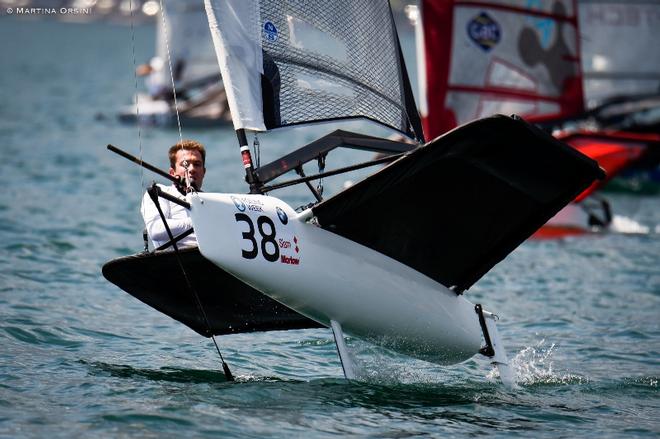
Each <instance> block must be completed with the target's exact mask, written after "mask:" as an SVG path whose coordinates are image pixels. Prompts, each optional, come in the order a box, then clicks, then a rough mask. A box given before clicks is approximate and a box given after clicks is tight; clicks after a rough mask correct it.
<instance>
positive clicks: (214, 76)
mask: <svg viewBox="0 0 660 439" xmlns="http://www.w3.org/2000/svg"><path fill="white" fill-rule="evenodd" d="M161 5H162V6H163V10H162V11H161V16H160V17H158V18H157V20H156V54H155V56H154V57H153V58H152V59H151V61H150V62H149V64H145V65H144V66H140V67H142V69H140V68H138V71H140V70H144V72H143V73H140V74H143V75H147V76H146V80H145V84H146V86H147V89H148V93H139V94H136V96H135V103H134V104H133V105H130V106H127V107H126V108H123V109H122V110H121V111H120V112H119V114H118V118H119V120H120V121H121V122H124V123H138V124H140V125H151V126H162V127H174V126H176V125H177V110H178V118H179V120H180V123H181V124H183V125H184V126H186V127H211V126H221V125H223V124H225V125H228V124H229V122H230V114H229V109H228V108H227V99H226V94H225V90H224V87H223V85H222V81H221V79H220V69H219V68H218V64H217V62H216V60H215V56H214V53H213V43H212V42H211V35H210V33H209V30H208V25H207V22H206V13H205V12H204V6H203V3H202V2H194V1H191V0H168V1H167V2H164V3H161ZM165 6H167V7H166V8H165ZM170 74H171V76H170ZM172 82H174V83H175V85H176V98H177V102H176V104H175V102H174V94H175V93H173V91H172ZM175 105H176V107H177V108H175Z"/></svg>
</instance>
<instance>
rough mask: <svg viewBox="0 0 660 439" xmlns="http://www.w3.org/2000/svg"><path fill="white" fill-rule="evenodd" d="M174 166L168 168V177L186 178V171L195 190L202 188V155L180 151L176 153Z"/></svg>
mask: <svg viewBox="0 0 660 439" xmlns="http://www.w3.org/2000/svg"><path fill="white" fill-rule="evenodd" d="M175 163H176V166H175V167H174V168H170V175H171V176H173V177H182V178H184V179H185V178H186V169H187V171H188V175H189V177H190V182H191V183H194V184H195V187H196V188H197V189H201V188H202V182H203V181H204V174H205V173H206V168H205V167H204V162H203V161H202V155H201V154H200V153H199V151H190V150H187V149H182V150H180V151H177V152H176V161H175Z"/></svg>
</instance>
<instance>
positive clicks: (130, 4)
mask: <svg viewBox="0 0 660 439" xmlns="http://www.w3.org/2000/svg"><path fill="white" fill-rule="evenodd" d="M128 8H129V9H130V13H131V17H130V22H131V49H132V52H133V78H134V82H135V120H136V125H137V130H138V148H139V151H140V152H139V154H138V156H139V158H140V161H142V127H141V126H140V95H139V94H138V75H137V62H136V60H135V26H134V23H133V21H134V16H133V0H129V2H128ZM143 192H144V169H143V168H140V192H138V193H140V194H141V193H143Z"/></svg>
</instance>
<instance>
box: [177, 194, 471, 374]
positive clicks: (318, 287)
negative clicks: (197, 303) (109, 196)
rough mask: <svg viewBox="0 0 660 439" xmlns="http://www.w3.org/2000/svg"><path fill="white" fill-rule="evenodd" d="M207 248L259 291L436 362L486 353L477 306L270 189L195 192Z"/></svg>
mask: <svg viewBox="0 0 660 439" xmlns="http://www.w3.org/2000/svg"><path fill="white" fill-rule="evenodd" d="M190 199H191V200H190V201H191V216H192V219H193V223H194V226H195V233H196V235H197V239H198V242H199V247H200V251H201V252H202V254H203V255H204V256H205V257H206V258H208V259H209V260H211V261H212V262H213V263H215V264H217V265H219V266H220V267H222V268H223V269H225V270H227V271H228V272H230V273H231V274H233V275H234V276H236V277H237V278H239V279H240V280H242V281H244V282H245V283H247V284H249V285H250V286H252V287H253V288H255V289H257V290H259V291H261V292H262V293H264V294H266V295H268V296H270V297H272V298H273V299H275V300H277V301H279V302H281V303H283V304H284V305H286V306H288V307H290V308H292V309H294V310H295V311H298V312H299V313H301V314H303V315H305V316H307V317H309V318H311V319H313V320H315V321H317V322H319V323H321V324H323V325H325V326H328V327H330V326H331V321H336V322H338V323H339V324H340V325H341V327H342V328H343V330H344V331H345V332H346V333H348V334H351V335H354V336H356V337H359V338H363V339H367V340H370V341H372V342H374V343H376V344H379V345H381V346H384V347H386V348H390V349H392V350H395V351H398V352H401V353H404V354H406V355H409V356H412V357H415V358H419V359H422V360H426V361H430V362H434V363H437V364H453V363H457V362H461V361H464V360H466V359H468V358H470V357H472V356H473V355H475V354H476V353H478V352H479V347H480V343H481V333H482V330H481V328H480V325H479V320H478V318H477V314H476V313H475V308H474V305H473V304H472V303H470V302H469V301H468V300H466V299H465V298H464V297H463V296H459V295H456V294H455V293H454V292H452V291H450V290H449V289H447V288H446V287H445V286H443V285H442V284H440V283H438V282H436V281H435V280H433V279H431V278H429V277H427V276H425V275H423V274H421V273H419V272H418V271H416V270H414V269H412V268H410V267H408V266H406V265H404V264H402V263H400V262H398V261H396V260H394V259H392V258H390V257H388V256H386V255H383V254H382V253H379V252H377V251H374V250H372V249H370V248H368V247H365V246H363V245H361V244H358V243H356V242H353V241H351V240H349V239H346V238H344V237H342V236H339V235H337V234H334V233H332V232H330V231H327V230H324V229H322V228H320V227H318V226H316V225H315V224H314V221H312V220H311V219H312V215H311V212H310V211H305V212H302V213H300V214H298V213H296V212H295V211H294V210H293V209H292V208H291V207H290V206H289V205H287V204H286V203H284V202H283V201H281V200H279V199H277V198H274V197H269V196H264V195H242V194H211V193H196V194H193V195H191V196H190Z"/></svg>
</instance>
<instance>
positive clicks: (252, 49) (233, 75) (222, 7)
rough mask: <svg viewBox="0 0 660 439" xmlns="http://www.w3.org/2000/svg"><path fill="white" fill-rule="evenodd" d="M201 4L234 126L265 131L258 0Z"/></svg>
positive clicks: (207, 1)
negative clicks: (203, 7) (206, 18)
mask: <svg viewBox="0 0 660 439" xmlns="http://www.w3.org/2000/svg"><path fill="white" fill-rule="evenodd" d="M204 5H205V7H206V14H207V17H208V23H209V27H210V29H211V35H212V36H213V44H214V46H215V51H214V53H215V54H216V57H217V62H218V64H219V65H220V71H221V72H222V78H223V82H224V84H225V90H226V91H227V101H228V102H229V109H230V111H231V114H232V120H233V121H234V128H235V129H237V130H238V129H248V130H254V131H265V130H266V126H265V125H264V122H263V119H264V118H263V108H262V100H261V74H262V73H263V60H262V54H261V44H260V42H259V27H258V24H257V23H258V0H223V1H214V0H204ZM221 29H222V31H221Z"/></svg>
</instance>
